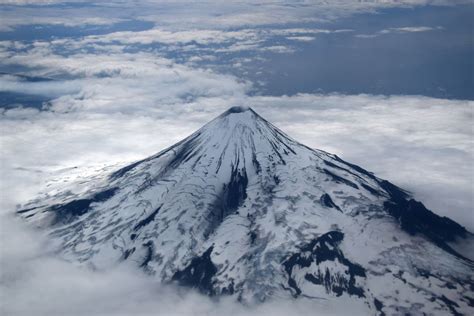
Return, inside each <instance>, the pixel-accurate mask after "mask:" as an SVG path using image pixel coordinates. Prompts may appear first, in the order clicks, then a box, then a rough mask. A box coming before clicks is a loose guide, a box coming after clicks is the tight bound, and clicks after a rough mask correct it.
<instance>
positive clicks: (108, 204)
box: [18, 107, 474, 315]
mask: <svg viewBox="0 0 474 316" xmlns="http://www.w3.org/2000/svg"><path fill="white" fill-rule="evenodd" d="M367 154H368V155H370V153H367ZM18 213H19V214H20V215H21V216H23V217H24V218H26V219H27V220H28V221H30V222H32V223H34V224H35V225H38V226H40V227H44V228H45V229H48V230H49V231H50V235H51V237H52V240H53V241H54V242H55V243H56V244H57V249H58V250H59V251H60V253H61V255H62V256H63V257H64V258H66V259H68V260H71V261H75V262H80V263H84V264H86V265H92V266H93V267H95V268H98V269H105V268H107V267H110V266H112V265H115V264H118V263H121V262H123V263H125V264H132V265H136V266H138V267H141V268H142V269H143V270H145V271H146V272H147V273H149V274H150V276H151V277H154V278H156V279H157V280H160V281H163V282H174V283H177V284H181V285H185V286H191V287H195V288H197V289H199V290H200V291H202V292H203V293H206V294H208V295H234V296H235V298H236V299H239V300H241V301H243V302H253V301H263V300H269V299H285V298H286V299H294V298H299V297H306V298H311V299H314V300H315V301H318V302H322V303H324V302H335V303H337V302H343V301H345V302H349V301H350V302H359V303H360V304H362V305H363V306H365V308H366V309H367V311H368V313H371V314H374V315H377V314H378V315H383V314H386V315H392V314H396V315H399V314H400V315H401V314H405V313H411V314H415V315H418V314H422V313H427V314H439V315H444V314H453V315H457V314H466V315H467V314H470V315H473V314H474V307H473V305H474V281H473V278H474V277H473V271H474V270H473V267H474V264H473V262H472V261H471V259H472V258H473V253H472V251H473V244H474V243H473V239H474V238H473V235H472V234H471V233H469V232H467V231H466V230H465V229H464V228H463V227H462V226H460V225H459V224H457V223H456V222H454V221H452V220H450V219H448V218H446V217H439V216H437V215H435V214H434V213H432V212H431V211H429V210H427V209H426V208H425V207H424V206H423V204H421V203H420V202H417V201H415V200H413V199H412V198H411V197H410V195H409V194H408V193H407V192H405V191H403V190H402V189H400V188H398V187H396V186H395V185H393V184H391V183H390V182H388V181H385V180H382V179H379V178H377V177H376V176H374V175H373V174H372V173H370V172H368V171H366V170H364V169H362V168H360V167H358V166H355V165H352V164H350V163H347V162H345V161H343V160H341V159H340V158H339V157H337V156H335V155H331V154H328V153H326V152H323V151H320V150H312V149H310V148H308V147H306V146H304V145H302V144H299V143H298V142H296V141H294V140H292V139H291V138H289V137H288V136H287V135H285V134H284V133H283V132H281V131H280V130H278V129H277V128H276V127H274V126H273V125H272V124H270V123H269V122H267V121H266V120H264V119H263V118H262V117H260V116H259V115H258V114H257V113H255V112H254V111H253V110H252V109H250V108H246V107H235V108H231V109H230V110H228V111H227V112H225V113H223V114H222V115H220V116H219V117H217V118H216V119H214V120H213V121H211V122H210V123H208V124H207V125H205V126H204V127H203V128H201V129H200V130H198V131H197V132H195V133H194V134H192V135H191V136H189V137H188V138H186V139H184V140H183V141H181V142H179V143H177V144H176V145H174V146H172V147H170V148H168V149H166V150H164V151H162V152H160V153H158V154H156V155H154V156H152V157H149V158H147V159H144V160H142V161H138V162H136V163H134V164H132V165H129V166H126V167H124V168H122V169H120V170H117V171H115V172H113V173H112V174H110V175H109V176H108V178H107V180H106V181H102V182H100V184H96V185H95V186H93V187H91V188H88V190H87V191H86V192H80V193H71V192H68V193H67V194H65V193H64V192H63V193H59V194H51V196H50V197H49V198H46V199H40V200H36V201H34V202H32V203H30V204H29V205H26V206H25V207H24V208H23V209H21V210H19V211H18ZM324 304H325V303H324Z"/></svg>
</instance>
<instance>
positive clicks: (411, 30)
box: [355, 26, 443, 38]
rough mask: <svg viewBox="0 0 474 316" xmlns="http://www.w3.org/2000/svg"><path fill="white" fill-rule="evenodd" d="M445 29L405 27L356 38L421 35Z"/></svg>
mask: <svg viewBox="0 0 474 316" xmlns="http://www.w3.org/2000/svg"><path fill="white" fill-rule="evenodd" d="M442 29H443V27H441V26H436V27H430V26H405V27H392V28H388V29H383V30H381V31H378V32H377V33H373V34H357V35H355V37H359V38H374V37H377V36H380V35H385V34H393V33H396V34H405V33H420V32H429V31H436V30H442Z"/></svg>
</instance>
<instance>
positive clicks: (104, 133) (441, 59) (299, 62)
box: [0, 0, 474, 315]
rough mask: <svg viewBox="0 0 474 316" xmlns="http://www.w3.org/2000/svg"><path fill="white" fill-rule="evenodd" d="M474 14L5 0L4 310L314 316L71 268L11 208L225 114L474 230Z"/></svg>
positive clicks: (318, 4) (415, 4)
mask: <svg viewBox="0 0 474 316" xmlns="http://www.w3.org/2000/svg"><path fill="white" fill-rule="evenodd" d="M473 14H474V6H473V4H472V2H470V1H443V0H439V1H438V0H431V1H430V0H407V1H390V0H387V1H376V0H374V1H364V2H358V1H343V0H340V1H330V2H329V3H328V2H327V1H297V2H286V1H261V2H259V4H256V3H255V2H248V1H239V2H228V1H200V2H190V3H187V2H181V1H153V0H148V1H120V0H115V1H108V2H107V3H105V2H103V1H78V0H76V1H60V0H58V1H55V0H50V1H47V0H44V1H29V0H25V1H0V154H1V157H0V174H1V178H0V192H1V193H0V216H1V217H0V225H1V234H2V235H1V236H0V268H1V269H0V311H2V310H3V312H4V314H12V315H29V314H31V312H32V310H35V311H36V313H37V314H39V315H42V314H45V315H51V314H55V313H56V314H58V315H62V314H64V313H65V311H67V310H69V309H70V308H71V306H74V310H76V311H77V314H78V315H82V314H90V313H95V314H104V313H105V311H108V312H110V311H113V310H115V311H117V309H118V308H120V309H121V310H122V312H123V313H124V314H127V313H131V312H134V313H137V314H143V315H147V314H149V313H151V311H153V312H156V313H158V314H160V313H161V314H163V315H169V314H171V313H175V314H176V315H189V314H193V313H194V314H196V313H197V314H203V313H204V314H205V313H208V314H211V315H214V314H215V315H218V313H217V312H219V311H222V310H223V309H228V308H229V306H230V307H231V311H229V313H231V314H232V313H233V314H235V315H250V314H256V313H257V312H260V313H261V312H263V311H265V312H269V311H271V312H272V313H276V312H277V311H279V312H280V313H281V314H282V315H285V312H286V311H289V310H294V309H297V310H299V311H300V312H301V314H305V313H307V312H308V311H311V310H312V306H311V305H310V304H307V303H301V304H299V305H297V306H292V307H291V308H293V309H285V308H288V307H284V306H277V308H276V309H275V310H273V309H272V310H269V309H270V308H274V307H275V306H276V305H273V307H270V305H265V304H264V305H263V306H260V307H255V308H247V307H242V306H240V305H234V304H232V303H228V302H227V303H225V304H224V303H216V302H213V301H211V300H209V299H207V298H203V297H201V296H199V295H198V294H196V293H184V294H183V293H180V292H179V291H178V290H176V289H172V290H169V289H166V290H165V289H163V288H162V287H161V286H158V285H157V284H153V283H151V282H149V281H148V280H146V278H142V276H140V275H139V274H137V272H136V271H129V270H123V269H124V268H117V269H115V270H112V271H108V272H100V273H99V272H97V271H89V270H87V269H82V268H77V267H75V266H73V265H71V264H70V263H67V262H63V261H62V260H61V259H60V258H58V257H57V256H55V255H54V250H53V249H49V248H48V246H47V245H48V241H47V237H46V236H43V234H42V232H40V231H36V230H34V229H32V228H30V227H26V225H25V224H24V223H21V221H19V220H18V219H17V218H15V217H14V215H13V214H14V212H15V210H16V208H17V207H19V206H21V205H22V204H25V203H26V202H28V201H29V200H30V199H33V198H35V197H37V196H38V194H39V193H40V192H44V191H45V190H47V189H48V188H50V187H51V185H52V183H55V184H56V185H58V181H64V183H69V182H72V181H73V180H74V179H78V178H87V177H89V176H93V175H94V174H95V173H96V171H97V170H102V169H103V168H106V167H107V168H109V169H113V168H116V167H117V168H118V166H122V165H125V164H127V163H129V162H132V161H135V160H138V159H141V158H144V157H147V156H149V155H152V154H154V153H156V152H158V151H160V150H161V149H163V148H165V147H167V146H169V145H172V144H174V143H175V142H177V141H179V140H181V139H183V138H184V137H186V136H187V135H189V134H191V133H192V132H193V131H195V130H196V129H198V128H199V127H201V126H202V125H203V124H205V123H206V122H207V121H209V120H210V119H212V118H214V117H215V116H217V115H219V114H220V113H221V112H223V111H225V110H226V109H227V108H229V107H231V106H234V105H248V106H251V107H252V108H253V109H254V110H255V111H257V112H258V113H259V114H261V115H262V116H263V117H265V118H266V119H268V120H269V121H271V122H272V123H274V124H275V125H276V126H278V127H279V128H280V129H282V130H283V131H285V132H286V133H287V134H289V135H290V136H291V137H293V138H294V139H296V140H298V141H300V142H301V143H303V144H305V145H308V146H310V147H312V148H318V149H322V150H325V151H328V152H331V153H334V154H337V155H339V156H340V157H342V158H343V159H344V160H346V161H349V162H351V163H355V164H357V165H360V166H362V167H363V168H365V169H367V170H370V171H372V172H374V173H375V174H376V175H377V176H379V177H381V178H384V179H387V180H389V181H391V182H393V183H395V184H397V185H399V186H401V187H402V188H405V189H407V190H409V191H410V192H412V193H413V195H414V197H415V198H416V199H417V200H420V201H422V202H423V203H424V204H425V205H426V206H427V207H428V208H430V209H431V210H433V211H434V212H436V213H437V214H439V215H442V216H449V217H450V218H452V219H454V220H456V221H458V222H459V223H460V224H462V225H464V226H465V227H467V228H468V229H469V230H470V231H474V219H473V215H472V205H473V204H474V203H473V196H474V192H473V190H474V182H473V181H474V180H473V178H474V171H473V170H474V168H473V161H474V160H473V127H472V126H473V124H472V123H473V105H474V103H473V100H474V89H472V87H473V86H474V85H473V70H474V64H473V63H474V58H473V56H474V55H473V53H474V47H473V45H474V44H473V41H472V39H473V26H472V23H473V22H472V18H471V17H472V16H473ZM61 183H63V182H61ZM52 274H53V275H54V276H55V277H54V278H53V279H51V275H52ZM45 284H47V286H45ZM124 284H126V285H127V286H124ZM110 288H113V289H114V290H113V291H110V290H109V289H110ZM150 293H152V294H150ZM155 294H156V295H155ZM117 297H130V299H129V300H123V302H121V304H122V305H119V306H117V305H114V304H115V303H116V302H117ZM156 297H160V298H159V299H157V298H156ZM58 298H60V299H58ZM94 298H96V299H95V300H94ZM177 299H179V300H181V304H180V307H179V308H178V309H176V305H174V304H173V305H170V303H169V301H173V300H177ZM91 300H92V301H94V302H96V304H95V305H94V304H93V306H89V305H87V306H85V305H84V302H90V301H91ZM137 300H138V301H140V302H142V304H139V305H137V304H136V303H134V302H136V301H137ZM51 301H55V302H57V303H56V304H50V303H47V302H51ZM197 301H199V302H200V303H201V304H199V306H200V307H202V308H203V309H202V310H200V312H201V313H198V312H197V311H196V310H195V306H196V302H197ZM5 302H8V303H5ZM94 306H95V307H94ZM52 309H53V310H52ZM265 309H267V310H265ZM335 313H336V314H337V311H336V312H335Z"/></svg>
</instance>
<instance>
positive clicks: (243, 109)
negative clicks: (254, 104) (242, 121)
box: [224, 105, 254, 115]
mask: <svg viewBox="0 0 474 316" xmlns="http://www.w3.org/2000/svg"><path fill="white" fill-rule="evenodd" d="M246 111H252V112H254V111H253V110H252V108H251V107H249V106H247V105H237V106H233V107H231V108H230V109H228V110H227V111H225V112H224V114H227V115H228V114H232V113H242V112H246Z"/></svg>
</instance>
